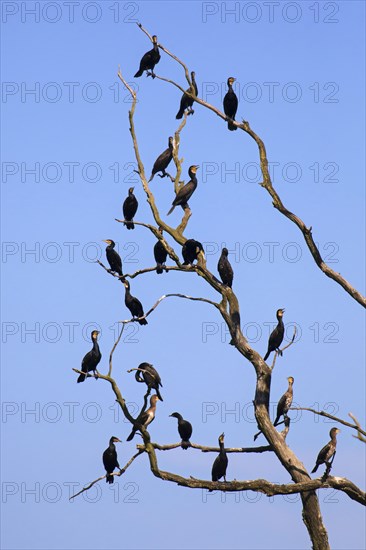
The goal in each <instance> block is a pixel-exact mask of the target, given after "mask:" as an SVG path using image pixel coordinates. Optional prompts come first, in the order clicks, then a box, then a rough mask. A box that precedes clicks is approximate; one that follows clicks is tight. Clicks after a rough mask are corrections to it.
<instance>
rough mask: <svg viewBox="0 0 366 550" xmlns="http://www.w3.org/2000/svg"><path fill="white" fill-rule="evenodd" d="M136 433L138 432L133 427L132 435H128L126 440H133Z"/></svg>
mask: <svg viewBox="0 0 366 550" xmlns="http://www.w3.org/2000/svg"><path fill="white" fill-rule="evenodd" d="M135 433H136V430H135V429H133V430H132V432H131V433H130V435H129V436H128V438H127V439H126V441H132V440H133V438H134V437H135Z"/></svg>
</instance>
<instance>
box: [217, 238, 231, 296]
mask: <svg viewBox="0 0 366 550" xmlns="http://www.w3.org/2000/svg"><path fill="white" fill-rule="evenodd" d="M228 254H229V251H228V249H227V248H223V249H222V251H221V256H220V259H219V263H218V264H217V270H218V272H219V274H220V277H221V280H222V282H223V283H224V285H227V286H229V287H230V288H231V287H232V285H233V278H234V272H233V268H232V267H231V264H230V262H229V260H228V258H227V257H228Z"/></svg>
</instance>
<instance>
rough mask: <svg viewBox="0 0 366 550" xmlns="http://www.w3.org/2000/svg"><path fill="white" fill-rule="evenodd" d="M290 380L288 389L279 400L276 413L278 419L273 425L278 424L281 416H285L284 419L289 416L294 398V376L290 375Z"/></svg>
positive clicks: (288, 379)
mask: <svg viewBox="0 0 366 550" xmlns="http://www.w3.org/2000/svg"><path fill="white" fill-rule="evenodd" d="M287 381H288V388H287V391H286V392H285V393H284V394H283V396H282V397H281V399H280V400H279V402H278V404H277V414H276V420H275V421H274V423H273V425H274V426H277V424H278V422H279V420H280V418H281V416H283V417H284V419H286V418H287V413H288V411H289V409H290V407H291V405H292V399H293V388H292V386H293V383H294V378H293V377H292V376H289V377H288V378H287Z"/></svg>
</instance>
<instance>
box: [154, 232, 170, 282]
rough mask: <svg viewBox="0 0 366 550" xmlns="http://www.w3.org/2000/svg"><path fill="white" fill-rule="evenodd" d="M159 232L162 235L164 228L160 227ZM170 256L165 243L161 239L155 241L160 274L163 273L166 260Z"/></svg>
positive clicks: (158, 272)
mask: <svg viewBox="0 0 366 550" xmlns="http://www.w3.org/2000/svg"><path fill="white" fill-rule="evenodd" d="M159 232H160V234H161V235H162V234H163V230H162V228H161V227H159ZM167 257H168V252H167V251H166V250H165V248H164V245H163V243H162V242H161V240H160V239H158V241H157V242H156V243H155V246H154V258H155V261H156V273H157V274H158V275H160V274H161V273H163V270H164V267H165V262H166V259H167Z"/></svg>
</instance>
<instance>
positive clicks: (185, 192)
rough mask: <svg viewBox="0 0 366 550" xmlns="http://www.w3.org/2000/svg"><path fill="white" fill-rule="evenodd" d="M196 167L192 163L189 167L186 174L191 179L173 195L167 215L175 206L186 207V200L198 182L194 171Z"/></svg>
mask: <svg viewBox="0 0 366 550" xmlns="http://www.w3.org/2000/svg"><path fill="white" fill-rule="evenodd" d="M198 168H199V166H197V165H194V164H193V165H192V166H190V167H189V169H188V175H189V177H190V178H191V179H190V181H189V182H188V183H186V184H185V185H183V187H181V188H180V189H179V191H178V193H177V194H176V196H175V199H174V201H173V202H172V207H171V209H170V210H169V212H168V214H167V215H168V216H169V214H171V213H172V212H173V210H174V208H175V207H176V206H181V207H182V208H183V209H184V208H187V207H188V201H189V199H190V198H191V196H192V195H193V193H194V191H195V190H196V187H197V183H198V182H197V177H196V172H197V170H198Z"/></svg>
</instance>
